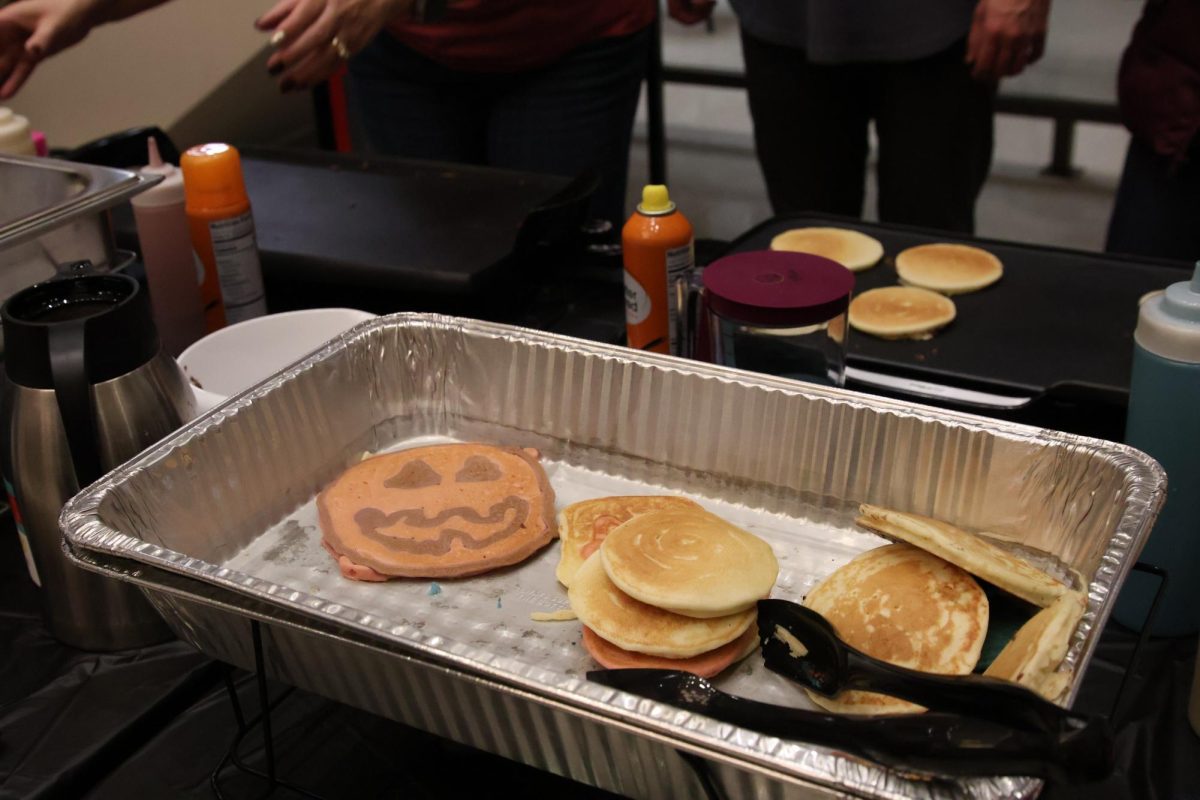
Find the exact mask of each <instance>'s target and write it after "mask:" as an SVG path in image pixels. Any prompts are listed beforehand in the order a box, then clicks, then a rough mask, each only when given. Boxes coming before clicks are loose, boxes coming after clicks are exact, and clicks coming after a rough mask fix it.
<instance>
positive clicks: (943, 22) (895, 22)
mask: <svg viewBox="0 0 1200 800" xmlns="http://www.w3.org/2000/svg"><path fill="white" fill-rule="evenodd" d="M976 2H977V0H730V3H731V4H732V5H733V10H734V11H735V12H736V13H737V15H738V20H739V22H740V23H741V25H742V28H743V29H745V30H746V32H748V33H750V34H751V35H752V36H755V37H757V38H759V39H763V40H765V41H768V42H772V43H774V44H782V45H788V46H790V47H797V48H800V49H801V50H804V51H806V53H807V55H808V58H809V60H810V61H813V62H815V63H818V64H844V63H848V62H855V61H911V60H913V59H918V58H924V57H925V56H931V55H933V54H934V53H937V52H939V51H941V50H945V49H946V48H947V47H949V46H950V45H952V44H953V43H954V42H956V41H958V40H959V39H961V38H963V37H965V36H966V35H967V31H968V30H970V27H971V15H972V13H973V12H974V10H975V4H976Z"/></svg>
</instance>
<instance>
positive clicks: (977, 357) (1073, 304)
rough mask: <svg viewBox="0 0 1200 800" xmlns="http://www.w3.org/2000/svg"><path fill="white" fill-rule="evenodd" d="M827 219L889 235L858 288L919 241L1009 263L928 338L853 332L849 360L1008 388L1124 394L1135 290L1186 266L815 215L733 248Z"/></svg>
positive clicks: (1176, 276) (1158, 283)
mask: <svg viewBox="0 0 1200 800" xmlns="http://www.w3.org/2000/svg"><path fill="white" fill-rule="evenodd" d="M820 225H824V226H836V227H844V228H851V229H853V230H857V231H861V232H863V233H866V234H868V235H870V236H874V237H875V238H876V239H878V240H879V241H880V242H881V243H882V244H883V248H884V258H883V260H882V261H881V262H880V263H879V264H878V265H877V266H875V267H872V268H871V269H868V270H865V271H863V272H859V273H856V274H855V278H856V282H855V288H854V291H855V293H856V294H859V293H861V292H863V291H865V290H867V289H873V288H876V287H880V286H891V285H896V284H898V283H899V279H898V278H897V275H896V268H895V257H896V254H898V253H899V252H900V251H902V250H904V249H905V248H907V247H912V246H914V245H918V244H927V243H930V242H957V243H962V244H971V245H975V246H977V247H982V248H983V249H985V250H988V251H989V252H991V253H993V254H995V255H996V256H997V257H998V258H999V259H1000V260H1001V261H1002V262H1004V277H1002V278H1001V279H1000V281H999V282H997V283H995V284H993V285H992V286H990V287H988V288H986V289H983V290H981V291H978V292H973V293H970V294H964V295H955V296H954V298H953V300H954V303H955V305H956V306H957V308H958V316H957V318H956V319H955V320H954V322H952V323H951V324H950V325H949V326H948V327H946V328H944V329H943V330H942V331H940V332H938V333H936V334H935V335H934V337H933V338H932V339H930V340H928V341H912V340H899V341H888V340H884V339H878V338H875V337H873V336H868V335H866V334H863V333H859V332H858V331H852V332H851V333H850V337H849V343H848V351H847V362H848V364H849V365H850V366H852V367H854V366H858V367H863V368H866V369H871V370H879V371H881V372H884V373H886V374H888V375H896V376H902V377H905V378H912V379H916V380H920V381H930V382H934V383H938V384H943V385H945V384H948V385H951V386H960V387H969V388H974V389H980V390H985V391H995V392H1001V393H1004V394H1009V395H1025V396H1028V397H1030V398H1034V397H1038V396H1041V395H1044V394H1047V393H1059V394H1063V395H1076V396H1078V395H1080V394H1086V395H1090V396H1094V397H1097V398H1098V399H1099V398H1100V397H1101V396H1103V397H1105V398H1107V400H1108V401H1109V402H1119V403H1121V404H1123V403H1124V397H1125V396H1126V395H1127V394H1128V389H1129V369H1130V363H1131V359H1132V355H1133V329H1134V326H1135V325H1136V323H1137V307H1138V300H1139V298H1141V297H1142V296H1143V295H1144V294H1146V293H1147V292H1150V291H1154V290H1156V289H1163V288H1166V287H1167V286H1168V285H1170V284H1172V283H1175V282H1177V281H1181V280H1186V279H1187V272H1185V271H1184V270H1182V269H1180V268H1179V267H1181V266H1186V265H1182V264H1174V263H1172V262H1166V261H1156V260H1154V259H1142V260H1134V259H1130V258H1125V257H1119V256H1110V255H1102V254H1096V253H1086V252H1081V251H1072V250H1063V249H1056V248H1049V247H1038V246H1031V245H1024V244H1017V243H1013V242H1002V241H996V240H990V239H974V238H971V237H964V236H955V235H953V234H947V233H943V232H937V231H927V230H921V229H918V228H909V227H903V226H896V225H885V224H877V223H866V222H862V221H860V220H854V219H847V218H842V217H835V216H826V215H819V214H805V215H797V216H784V217H776V218H774V219H771V220H768V221H767V222H764V223H762V224H760V225H758V226H757V227H755V228H753V229H752V230H750V231H749V232H747V233H745V234H743V235H742V236H740V237H738V239H737V240H735V241H734V242H733V244H732V245H731V248H730V252H742V251H747V250H762V249H767V248H769V247H770V243H771V239H772V238H773V237H774V236H776V235H777V234H779V233H782V232H784V231H786V230H789V229H791V228H801V227H807V226H820ZM848 381H849V379H848Z"/></svg>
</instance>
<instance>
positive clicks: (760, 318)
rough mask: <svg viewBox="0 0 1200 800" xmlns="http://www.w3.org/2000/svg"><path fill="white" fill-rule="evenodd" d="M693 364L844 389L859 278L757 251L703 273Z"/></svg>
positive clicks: (827, 263)
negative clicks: (851, 316) (852, 304)
mask: <svg viewBox="0 0 1200 800" xmlns="http://www.w3.org/2000/svg"><path fill="white" fill-rule="evenodd" d="M700 283H701V285H702V286H703V288H702V290H701V293H700V302H699V309H698V314H697V316H698V319H697V321H696V332H695V348H694V355H695V357H696V358H698V359H700V360H703V361H709V362H712V363H715V364H723V365H725V366H730V367H738V368H740V369H749V370H754V371H756V372H764V373H767V374H771V375H780V376H783V377H787V378H795V379H798V380H803V381H809V382H811V383H820V384H824V385H827V386H842V385H843V384H844V383H845V378H846V336H847V333H848V326H847V324H846V310H847V308H849V305H850V295H851V293H852V292H853V290H854V274H853V273H852V272H850V270H848V269H846V268H845V267H843V266H842V265H841V264H838V263H837V262H836V261H833V260H831V259H828V258H822V257H821V256H814V255H809V254H806V253H785V252H775V251H767V250H764V251H755V252H749V253H737V254H734V255H731V256H726V257H725V258H722V259H718V260H717V261H714V262H713V263H712V264H710V265H709V266H708V267H707V268H705V270H704V272H703V274H702V275H701V279H700Z"/></svg>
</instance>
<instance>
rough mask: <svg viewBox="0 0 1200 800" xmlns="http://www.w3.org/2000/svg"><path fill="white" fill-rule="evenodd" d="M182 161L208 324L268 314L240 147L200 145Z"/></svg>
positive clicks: (212, 327)
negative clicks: (239, 152)
mask: <svg viewBox="0 0 1200 800" xmlns="http://www.w3.org/2000/svg"><path fill="white" fill-rule="evenodd" d="M179 165H180V167H181V168H182V170H183V191H184V198H185V209H186V212H187V218H188V227H189V229H190V230H191V234H192V248H193V251H194V252H195V254H196V267H197V270H199V271H200V297H201V300H202V302H203V304H204V324H205V330H206V331H207V332H209V333H211V332H212V331H215V330H216V329H218V328H223V327H225V325H226V323H229V324H233V323H235V322H242V321H243V320H247V319H251V318H252V317H260V316H262V315H263V314H265V313H267V304H266V300H265V296H264V292H263V279H262V266H261V265H260V263H259V259H258V242H257V240H256V239H255V235H254V217H253V216H252V215H251V212H250V198H249V197H248V196H247V194H246V185H245V183H244V182H243V180H242V162H241V158H240V157H239V156H238V151H237V150H236V149H235V148H233V147H231V146H229V145H227V144H201V145H196V146H195V147H192V148H189V149H188V150H187V152H185V153H184V154H183V157H182V158H180V160H179Z"/></svg>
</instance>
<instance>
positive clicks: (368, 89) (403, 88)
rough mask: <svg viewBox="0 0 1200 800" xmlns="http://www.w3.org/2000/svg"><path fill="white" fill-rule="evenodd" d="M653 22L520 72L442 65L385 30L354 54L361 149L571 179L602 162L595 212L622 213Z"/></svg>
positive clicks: (616, 218)
mask: <svg viewBox="0 0 1200 800" xmlns="http://www.w3.org/2000/svg"><path fill="white" fill-rule="evenodd" d="M649 46H650V31H649V29H646V30H643V31H640V32H638V33H635V34H632V35H629V36H620V37H612V38H606V39H600V40H598V41H596V42H593V43H591V44H589V45H586V46H584V47H581V48H579V49H577V50H575V51H573V52H571V53H569V54H568V55H566V56H564V57H563V58H561V59H559V60H558V61H556V62H554V63H552V64H549V65H547V66H545V67H541V68H539V69H535V70H529V71H525V72H518V73H480V72H465V71H461V70H454V69H449V68H447V67H444V66H442V65H440V64H438V63H436V62H434V61H431V60H430V59H428V58H425V57H424V56H422V55H420V54H418V53H416V52H414V51H412V50H411V49H409V48H407V47H405V46H404V45H403V44H401V43H400V42H399V41H397V40H396V38H395V37H393V36H391V35H389V34H387V33H386V32H385V33H383V34H380V35H379V36H378V37H376V38H375V40H374V41H373V42H372V43H371V44H370V45H369V46H368V47H367V48H366V49H365V50H363V51H362V52H361V53H359V54H358V55H357V56H355V57H354V58H353V59H351V61H350V66H349V76H348V78H347V83H346V92H347V102H348V105H349V113H350V120H351V125H352V126H353V127H352V130H353V132H354V140H355V146H356V148H357V149H359V150H362V151H365V152H368V153H372V154H378V155H389V156H402V157H407V158H421V159H431V160H437V161H450V162H456V163H465V164H480V165H486V166H493V167H503V168H508V169H515V170H524V171H528V172H544V173H551V174H557V175H566V176H571V177H574V176H576V175H579V174H581V173H583V172H584V171H586V170H588V169H589V168H596V169H597V170H599V172H600V176H601V184H600V187H599V189H598V190H597V192H596V194H595V195H594V196H593V198H592V203H591V212H592V214H591V215H592V217H595V218H602V219H607V220H610V221H611V222H613V223H614V224H617V225H619V224H620V223H621V222H622V221H623V220H624V218H625V181H626V173H627V171H628V167H629V141H630V136H631V132H632V128H633V117H634V114H635V112H636V111H637V102H638V95H639V93H640V91H641V83H642V79H643V77H644V75H645V67H646V58H647V52H648V48H649Z"/></svg>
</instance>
